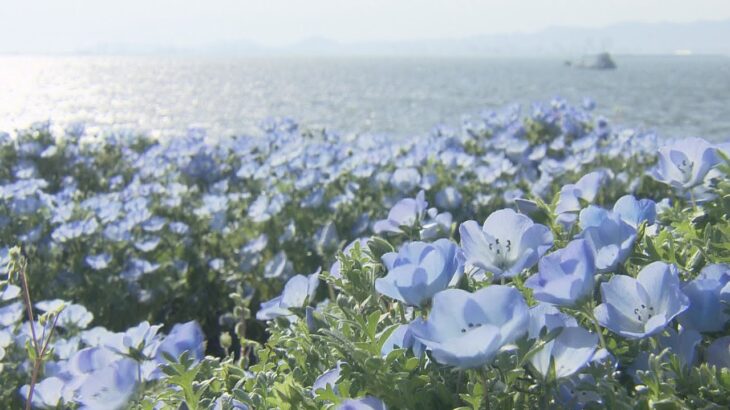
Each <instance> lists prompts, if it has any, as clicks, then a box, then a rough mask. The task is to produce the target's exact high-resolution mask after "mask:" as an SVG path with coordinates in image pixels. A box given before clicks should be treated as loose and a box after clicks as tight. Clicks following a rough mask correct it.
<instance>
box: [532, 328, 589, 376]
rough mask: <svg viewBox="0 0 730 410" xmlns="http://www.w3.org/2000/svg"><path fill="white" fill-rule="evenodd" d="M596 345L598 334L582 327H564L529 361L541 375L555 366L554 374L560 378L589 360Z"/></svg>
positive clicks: (544, 374)
mask: <svg viewBox="0 0 730 410" xmlns="http://www.w3.org/2000/svg"><path fill="white" fill-rule="evenodd" d="M597 347H598V336H597V335H596V334H595V333H591V332H589V331H587V330H585V329H583V328H582V327H578V326H575V327H573V326H570V327H564V328H563V330H562V331H560V334H559V335H558V336H557V337H556V338H555V339H553V340H551V341H549V342H547V343H546V344H545V346H544V347H542V348H541V349H540V350H539V351H538V352H537V353H535V355H534V356H532V358H530V362H531V363H532V365H533V366H535V369H537V371H538V372H540V374H541V375H542V376H543V377H547V376H548V374H549V373H550V370H551V369H550V368H551V366H555V376H556V377H557V378H558V379H560V378H563V377H568V376H571V375H573V374H574V373H575V372H577V371H579V370H580V369H582V368H583V367H585V365H586V364H588V362H589V361H590V360H591V358H592V357H593V354H594V352H595V351H596V348H597Z"/></svg>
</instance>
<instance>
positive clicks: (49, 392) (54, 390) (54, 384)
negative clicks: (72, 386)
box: [19, 377, 65, 409]
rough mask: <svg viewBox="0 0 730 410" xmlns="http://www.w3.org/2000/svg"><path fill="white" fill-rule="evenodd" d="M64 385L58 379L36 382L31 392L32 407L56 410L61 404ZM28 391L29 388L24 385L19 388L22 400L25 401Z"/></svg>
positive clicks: (49, 378) (50, 378)
mask: <svg viewBox="0 0 730 410" xmlns="http://www.w3.org/2000/svg"><path fill="white" fill-rule="evenodd" d="M64 385H65V383H64V381H63V380H61V379H59V378H58V377H48V378H46V379H43V380H41V381H40V382H38V384H36V385H35V388H34V390H33V401H32V404H33V407H36V408H42V409H47V408H54V409H55V408H58V405H59V404H61V403H62V401H61V399H62V398H63V387H64ZM29 390H30V386H29V385H27V384H26V385H25V386H23V387H21V388H20V391H19V393H20V395H21V396H22V397H23V398H24V399H27V397H28V391H29Z"/></svg>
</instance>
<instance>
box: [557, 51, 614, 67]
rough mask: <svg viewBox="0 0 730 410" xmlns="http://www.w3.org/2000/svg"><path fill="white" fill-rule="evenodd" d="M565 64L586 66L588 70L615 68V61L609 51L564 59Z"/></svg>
mask: <svg viewBox="0 0 730 410" xmlns="http://www.w3.org/2000/svg"><path fill="white" fill-rule="evenodd" d="M565 65H566V66H569V67H575V68H586V69H590V70H615V69H616V63H615V62H614V61H613V58H611V55H610V54H609V53H605V52H604V53H598V54H594V55H587V56H583V57H581V58H580V59H579V60H576V61H570V60H568V61H566V62H565Z"/></svg>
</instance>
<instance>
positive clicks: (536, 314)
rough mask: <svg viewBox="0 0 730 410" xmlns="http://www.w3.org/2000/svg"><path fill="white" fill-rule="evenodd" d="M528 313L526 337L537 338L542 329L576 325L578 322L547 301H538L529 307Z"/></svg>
mask: <svg viewBox="0 0 730 410" xmlns="http://www.w3.org/2000/svg"><path fill="white" fill-rule="evenodd" d="M529 315H530V322H529V325H528V329H527V338H528V339H536V338H538V337H539V336H540V333H541V332H542V331H543V329H545V330H546V331H547V332H550V331H552V330H553V329H557V328H560V327H569V326H578V322H577V321H576V320H575V318H574V317H573V316H570V315H568V314H565V313H563V312H561V311H559V310H558V309H557V308H556V307H555V306H553V305H550V304H547V303H538V304H537V305H535V306H533V307H531V308H530V311H529Z"/></svg>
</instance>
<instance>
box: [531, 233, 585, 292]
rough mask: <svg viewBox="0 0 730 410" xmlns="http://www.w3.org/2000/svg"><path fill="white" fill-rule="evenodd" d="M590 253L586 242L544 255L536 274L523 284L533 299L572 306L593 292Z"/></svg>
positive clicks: (571, 244)
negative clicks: (531, 293)
mask: <svg viewBox="0 0 730 410" xmlns="http://www.w3.org/2000/svg"><path fill="white" fill-rule="evenodd" d="M594 272H595V266H594V262H593V252H592V251H591V248H590V247H589V246H588V244H587V243H586V241H585V240H583V239H577V240H574V241H572V242H570V243H569V244H568V245H567V246H566V247H565V248H563V249H559V250H557V251H555V252H553V253H551V254H549V255H546V256H544V257H543V258H541V259H540V262H539V263H538V271H537V273H536V274H534V275H532V276H530V277H529V278H527V280H526V281H525V286H527V287H528V288H530V289H532V290H533V296H534V297H535V299H537V300H539V301H542V302H547V303H552V304H555V305H560V306H574V305H575V304H577V303H578V302H579V301H581V300H582V299H584V298H586V297H589V296H591V295H592V293H593V282H594V281H593V275H594Z"/></svg>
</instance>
